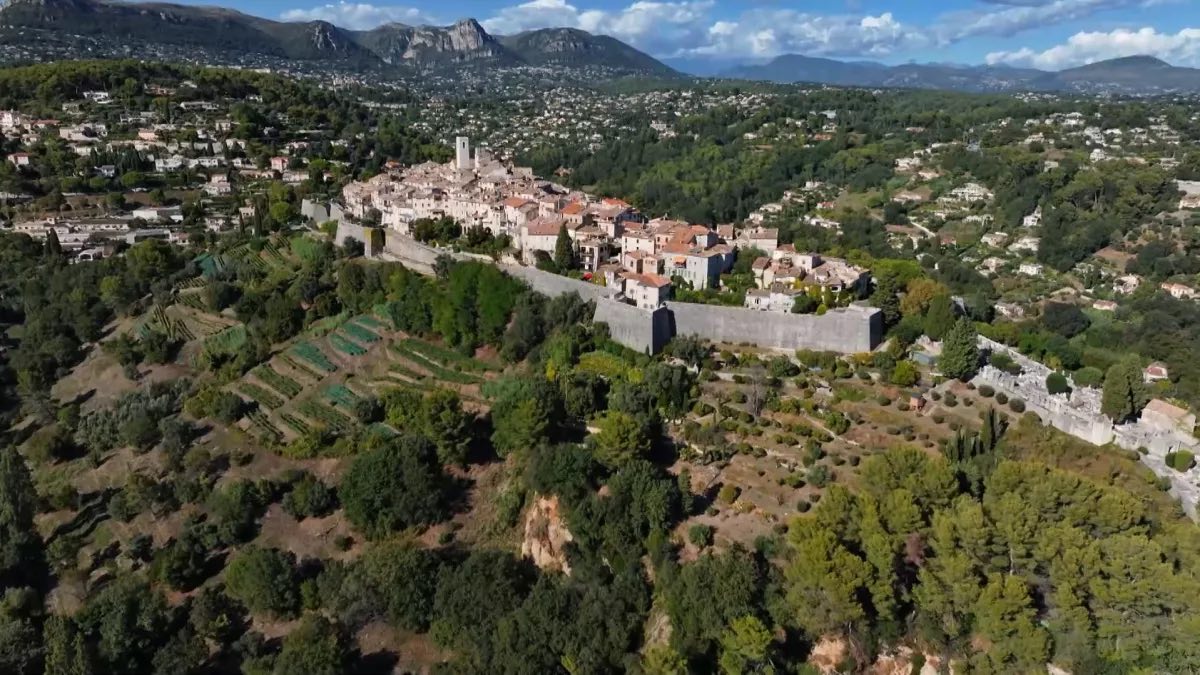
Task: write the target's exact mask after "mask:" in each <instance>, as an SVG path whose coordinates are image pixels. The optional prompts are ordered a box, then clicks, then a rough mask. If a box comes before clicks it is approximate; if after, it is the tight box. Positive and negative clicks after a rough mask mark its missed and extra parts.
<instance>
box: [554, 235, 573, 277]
mask: <svg viewBox="0 0 1200 675" xmlns="http://www.w3.org/2000/svg"><path fill="white" fill-rule="evenodd" d="M554 264H555V265H556V266H557V267H558V270H559V271H560V272H565V271H567V270H569V269H574V268H575V249H574V248H573V247H572V246H571V235H570V234H568V233H567V226H566V225H563V226H562V227H560V228H559V229H558V239H556V240H555V241H554Z"/></svg>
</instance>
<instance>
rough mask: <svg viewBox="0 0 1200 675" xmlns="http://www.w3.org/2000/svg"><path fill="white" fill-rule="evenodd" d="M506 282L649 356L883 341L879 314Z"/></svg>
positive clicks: (421, 250)
mask: <svg viewBox="0 0 1200 675" xmlns="http://www.w3.org/2000/svg"><path fill="white" fill-rule="evenodd" d="M382 231H383V230H379V229H377V228H364V227H362V226H360V225H355V224H353V223H349V222H347V221H346V220H344V219H343V220H339V222H338V229H337V238H336V240H337V243H338V244H339V245H341V244H342V243H343V242H344V241H345V240H346V239H347V238H351V237H352V238H355V239H358V240H359V241H363V242H364V243H365V242H367V241H369V237H371V236H372V234H373V232H382ZM368 250H369V251H372V253H371V255H378V256H380V257H382V258H384V259H387V260H395V261H397V262H400V263H403V264H404V265H406V266H408V267H411V268H412V269H414V270H416V271H418V272H421V273H423V274H432V273H433V264H434V261H436V260H437V258H438V256H440V255H449V256H451V257H454V258H456V259H459V260H464V259H478V258H477V257H476V256H469V255H466V254H461V253H454V252H452V251H448V250H440V249H436V248H433V247H431V246H426V245H425V244H422V243H420V242H418V241H417V240H415V239H413V238H411V237H406V236H403V235H400V234H397V233H395V232H390V231H389V232H387V233H386V237H385V238H384V241H383V242H382V245H381V246H380V247H379V248H378V250H375V249H371V248H369V249H368ZM498 267H500V269H502V270H504V271H505V272H507V273H508V274H511V275H512V276H514V277H516V278H518V279H521V280H522V281H524V282H525V283H527V284H529V286H530V288H532V289H534V290H535V291H537V292H539V293H542V294H543V295H548V296H558V295H565V294H567V293H578V294H579V297H581V298H583V299H584V300H588V301H594V302H595V303H596V313H595V315H594V316H593V320H594V321H602V322H604V323H606V324H608V327H609V332H610V334H611V335H612V338H613V340H615V341H617V342H618V343H620V344H622V345H625V346H626V347H629V348H630V349H635V350H637V351H639V352H644V353H650V354H654V353H657V352H658V351H660V350H661V349H662V348H663V346H664V345H666V344H667V342H669V341H670V340H671V338H672V337H674V336H676V335H694V336H696V337H700V338H703V339H705V340H709V341H711V342H728V343H734V344H737V343H746V344H752V345H757V346H760V347H768V348H773V349H786V350H796V349H814V350H819V351H832V352H838V353H841V354H852V353H857V352H869V351H871V350H873V349H874V348H875V347H876V346H878V345H879V343H880V342H882V341H883V315H882V313H881V312H880V311H879V310H878V309H874V308H868V307H847V308H845V309H836V310H832V311H830V312H828V313H826V314H825V315H823V316H816V315H802V314H779V313H776V312H762V311H758V310H753V309H744V308H741V307H718V306H715V305H700V304H694V303H686V302H668V303H666V305H665V306H663V307H660V308H658V309H656V310H654V311H649V310H645V309H640V308H638V307H635V306H633V305H628V304H625V303H623V302H618V301H616V300H614V299H613V298H614V297H615V296H616V295H617V291H616V290H615V289H612V288H606V287H604V286H597V285H596V284H592V283H588V282H586V281H580V280H578V279H570V278H567V277H564V276H560V275H557V274H553V273H551V272H544V271H542V270H539V269H537V268H534V267H521V266H519V265H498Z"/></svg>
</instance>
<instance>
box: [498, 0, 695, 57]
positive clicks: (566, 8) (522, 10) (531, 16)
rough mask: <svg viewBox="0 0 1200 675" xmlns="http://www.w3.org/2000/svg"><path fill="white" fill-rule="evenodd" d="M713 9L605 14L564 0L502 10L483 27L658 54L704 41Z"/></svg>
mask: <svg viewBox="0 0 1200 675" xmlns="http://www.w3.org/2000/svg"><path fill="white" fill-rule="evenodd" d="M714 4H715V2H714V0H685V1H680V2H653V1H650V0H639V1H638V2H634V3H632V4H630V5H629V6H628V7H625V8H624V9H620V10H616V11H607V10H599V9H589V10H584V9H580V8H578V7H576V6H575V5H572V4H570V3H569V2H567V0H529V2H525V3H522V4H520V5H514V6H512V7H506V8H504V9H501V10H500V11H499V12H498V13H497V14H496V15H495V16H493V17H491V18H489V19H485V20H484V21H483V22H482V23H483V27H484V28H485V29H487V31H488V32H489V33H498V34H501V35H506V34H512V33H519V32H521V31H526V30H533V29H536V28H551V27H561V26H566V27H570V28H579V29H582V30H585V31H588V32H589V33H600V34H604V35H611V36H613V37H615V38H618V39H620V40H624V41H626V42H629V43H631V44H633V45H635V46H637V47H639V48H641V49H646V50H649V51H652V52H654V53H663V52H665V51H671V50H673V49H675V48H676V46H677V45H679V44H684V43H686V42H688V41H692V40H697V39H701V38H703V36H704V34H705V31H706V30H707V28H708V25H709V22H710V21H711V12H712V9H713V6H714ZM662 47H667V48H666V49H661V48H662Z"/></svg>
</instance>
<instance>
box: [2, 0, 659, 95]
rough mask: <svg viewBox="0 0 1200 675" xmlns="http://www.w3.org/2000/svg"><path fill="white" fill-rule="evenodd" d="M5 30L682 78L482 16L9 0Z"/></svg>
mask: <svg viewBox="0 0 1200 675" xmlns="http://www.w3.org/2000/svg"><path fill="white" fill-rule="evenodd" d="M0 28H9V29H18V30H19V29H38V30H48V31H55V32H58V33H62V34H67V35H77V36H83V37H87V38H91V39H98V40H115V41H120V42H121V43H123V44H126V45H128V44H138V43H140V44H145V45H154V44H161V45H169V46H173V47H196V48H201V49H215V50H222V51H234V52H242V53H245V54H248V55H249V54H257V55H263V56H271V57H280V58H285V59H294V60H306V61H314V60H315V61H337V62H341V63H346V64H351V65H355V66H363V67H368V66H369V67H376V68H384V69H386V68H397V67H400V68H413V69H417V70H425V69H436V68H444V67H451V66H462V65H466V64H480V65H490V66H498V67H511V66H522V65H531V66H541V65H560V66H568V67H580V68H584V67H593V66H594V67H604V68H609V69H612V70H616V71H623V72H629V73H645V74H652V75H657V76H662V75H670V76H677V75H679V73H678V72H676V71H675V70H674V69H672V68H670V67H669V66H667V65H665V64H663V63H662V62H660V61H658V60H657V59H654V58H653V57H651V56H650V55H648V54H645V53H643V52H640V51H638V50H637V49H635V48H633V47H631V46H629V45H627V44H625V43H623V42H621V41H620V40H617V39H616V38H612V37H609V36H605V35H594V34H591V33H588V32H585V31H582V30H578V29H563V28H547V29H541V30H536V31H526V32H524V33H519V34H516V35H512V36H497V35H491V34H489V33H488V32H487V31H486V30H485V29H484V28H483V26H482V25H480V24H479V22H478V21H476V20H475V19H473V18H466V19H461V20H459V21H457V22H455V23H454V24H452V25H449V26H410V25H407V24H403V23H398V22H391V23H386V24H382V25H380V26H377V27H375V28H372V29H369V30H352V29H348V28H343V27H341V26H337V25H335V24H333V23H330V22H327V21H321V20H313V21H295V22H293V21H276V20H273V19H266V18H262V17H258V16H253V15H250V14H246V13H243V12H241V11H238V10H236V9H230V8H225V7H213V6H197V5H179V4H172V3H166V2H152V3H124V2H117V1H115V0H7V1H6V2H3V3H0Z"/></svg>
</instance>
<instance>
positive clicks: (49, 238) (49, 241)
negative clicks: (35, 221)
mask: <svg viewBox="0 0 1200 675" xmlns="http://www.w3.org/2000/svg"><path fill="white" fill-rule="evenodd" d="M46 257H47V258H50V259H51V260H57V259H58V258H61V257H62V244H60V243H58V233H57V232H55V231H54V228H50V230H49V231H48V232H46Z"/></svg>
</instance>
